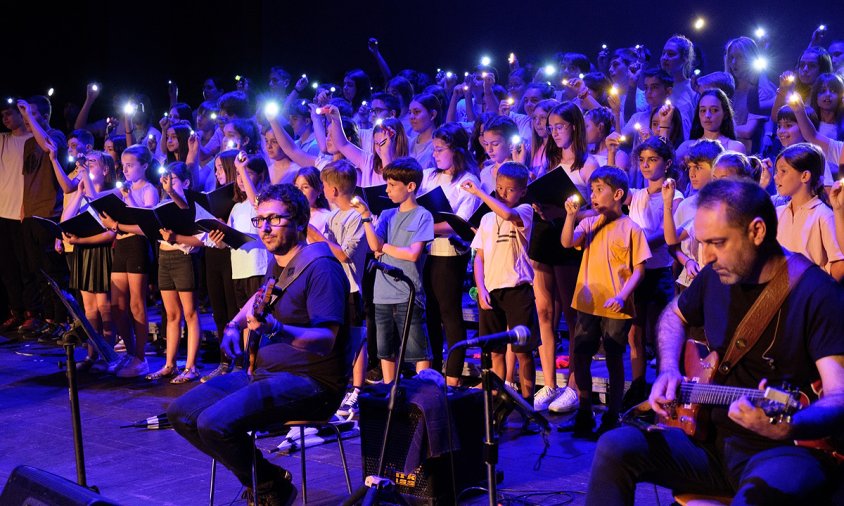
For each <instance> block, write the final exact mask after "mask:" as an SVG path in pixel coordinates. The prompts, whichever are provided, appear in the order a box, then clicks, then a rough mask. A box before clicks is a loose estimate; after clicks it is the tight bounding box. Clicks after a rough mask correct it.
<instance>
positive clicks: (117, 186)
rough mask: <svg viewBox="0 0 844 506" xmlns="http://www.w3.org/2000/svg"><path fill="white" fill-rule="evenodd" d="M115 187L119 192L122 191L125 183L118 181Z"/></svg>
mask: <svg viewBox="0 0 844 506" xmlns="http://www.w3.org/2000/svg"><path fill="white" fill-rule="evenodd" d="M114 186H115V187H116V188H117V189H118V190H120V189H121V188H123V182H122V181H118V182H116V183H114Z"/></svg>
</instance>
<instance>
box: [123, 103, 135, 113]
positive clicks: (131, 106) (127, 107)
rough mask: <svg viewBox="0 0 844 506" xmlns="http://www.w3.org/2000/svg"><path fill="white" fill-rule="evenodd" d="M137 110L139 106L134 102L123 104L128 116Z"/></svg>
mask: <svg viewBox="0 0 844 506" xmlns="http://www.w3.org/2000/svg"><path fill="white" fill-rule="evenodd" d="M137 110H138V106H136V105H135V104H133V103H132V102H126V105H124V106H123V114H126V115H128V116H131V115H133V114H135V112H136V111H137Z"/></svg>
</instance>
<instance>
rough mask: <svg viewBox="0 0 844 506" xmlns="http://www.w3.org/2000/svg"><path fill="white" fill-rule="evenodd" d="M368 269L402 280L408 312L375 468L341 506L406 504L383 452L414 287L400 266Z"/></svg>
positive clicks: (371, 265) (377, 265)
mask: <svg viewBox="0 0 844 506" xmlns="http://www.w3.org/2000/svg"><path fill="white" fill-rule="evenodd" d="M367 268H368V269H370V270H371V269H381V270H383V271H384V274H385V275H386V276H390V277H392V278H393V279H394V280H396V281H401V282H403V283H404V284H405V285H406V286H407V289H408V293H409V295H408V297H407V314H405V317H404V328H403V329H402V335H401V344H400V346H399V356H398V358H397V359H396V372H395V379H394V380H393V386H392V388H391V389H390V398H389V399H388V401H387V421H386V424H385V426H384V436H383V437H382V439H381V450H380V452H379V454H378V469H377V471H376V473H375V474H374V475H370V476H367V477H366V479H365V480H364V484H363V485H362V486H361V487H360V488H358V489H357V490H356V491H355V492H354V493H353V494H352V495H351V496H349V498H348V499H346V500H345V501H344V502H343V506H352V505H354V504H358V501H360V499H361V498H363V501H362V502H360V504H362V506H372V505H375V504H381V501H383V500H387V501H390V502H389V504H407V501H405V500H404V498H403V497H401V495H399V494H398V493H396V488H395V483H393V481H392V480H390V479H389V478H385V477H384V467H385V462H384V454H385V453H386V450H387V442H388V441H389V439H390V428H391V426H392V421H393V410H394V409H395V407H396V398H397V397H398V394H399V380H400V379H401V374H400V373H399V371H400V369H401V365H402V363H404V354H405V349H406V347H407V338H408V336H409V335H410V319H411V317H412V315H413V305H414V304H416V287H415V286H413V281H411V280H410V278H408V277H407V276H406V275H405V274H404V272H402V271H401V269H398V268H389V269H384V265H383V264H381V263H380V262H377V261H375V260H372V261H370V262H369V265H368V267H367Z"/></svg>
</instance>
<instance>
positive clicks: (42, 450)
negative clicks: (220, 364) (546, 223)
mask: <svg viewBox="0 0 844 506" xmlns="http://www.w3.org/2000/svg"><path fill="white" fill-rule="evenodd" d="M211 348H212V345H207V346H204V347H203V353H202V355H203V357H204V361H203V363H202V364H201V365H202V369H203V370H204V371H205V372H208V371H210V370H211V369H212V368H213V367H214V365H215V363H214V361H213V355H214V351H213V350H212V349H211ZM150 350H151V351H150V354H149V356H148V359H149V362H150V369H151V370H156V369H157V368H158V367H160V366H161V365H163V362H164V358H163V356H159V355H157V354H156V352H155V351H154V350H153V349H152V348H150ZM83 357H84V351H83V350H82V349H77V350H76V358H77V359H79V360H81V359H82V358H83ZM64 360H65V356H64V350H63V349H62V348H60V347H57V346H53V345H47V344H40V343H38V342H36V341H24V340H20V339H19V337H18V336H17V335H16V334H9V336H5V337H3V336H0V392H1V393H0V413H2V416H0V433H2V434H3V437H2V439H1V440H0V483H2V484H5V482H6V480H7V479H8V477H9V475H10V474H11V472H12V470H13V469H14V468H15V466H17V465H20V464H27V465H30V466H33V467H36V468H39V469H43V470H45V471H49V472H51V473H54V474H57V475H60V476H63V477H65V478H68V479H70V480H73V481H75V477H76V467H75V459H74V451H73V435H72V431H71V416H70V408H69V402H68V391H67V380H66V376H65V372H64V370H63V369H60V364H62V363H63V362H64ZM602 368H603V363H601V362H596V363H595V374H596V375H600V374H601V372H602V371H603V369H602ZM540 376H541V375H540ZM78 381H79V399H80V405H81V413H82V426H83V434H84V451H85V463H86V471H87V478H88V484H89V485H95V486H97V487H98V488H99V490H100V491H101V493H102V494H103V495H104V496H106V497H108V498H109V499H112V500H115V501H117V502H119V503H120V504H126V505H179V506H182V505H201V504H208V490H209V489H208V485H209V478H210V470H211V465H210V464H211V460H210V459H209V458H208V457H206V456H205V455H203V454H201V453H200V452H198V451H197V450H195V449H194V448H193V447H191V446H190V445H188V444H187V443H186V442H185V441H184V440H182V439H181V438H180V437H179V436H178V435H177V434H176V433H175V432H174V431H172V430H146V429H135V428H130V429H121V428H120V426H121V425H125V424H128V423H131V422H135V421H137V420H140V419H144V418H146V417H149V416H153V415H157V414H159V413H163V412H164V411H165V409H166V407H167V406H168V404H169V403H170V402H171V400H172V399H174V398H175V397H178V396H179V395H180V394H182V393H183V392H185V391H187V390H189V389H190V388H193V387H194V386H195V385H196V383H191V384H185V385H170V384H169V383H156V382H149V381H145V380H144V379H142V378H141V379H136V380H123V379H119V378H115V377H113V376H107V375H99V374H87V373H83V374H80V375H79V376H78ZM566 418H567V417H565V416H551V417H550V420H551V422H552V423H554V424H557V423H560V422H562V421H564V420H565V419H566ZM519 420H520V419H519V417H518V416H517V415H512V416H511V418H510V420H509V427H508V429H507V430H506V431H505V433H504V436H503V438H502V441H501V446H500V462H499V466H498V467H499V469H500V470H502V471H503V472H504V481H503V482H502V483H501V484H500V485H499V490H500V491H501V492H502V493H504V494H506V495H507V496H511V497H517V496H525V497H524V499H526V500H527V501H528V502H521V503H519V504H582V503H583V502H584V491H585V488H586V482H587V480H588V476H589V468H590V465H591V461H592V454H593V452H594V448H595V443H592V442H587V441H582V440H576V439H573V438H572V437H571V435H570V434H565V433H560V432H557V431H556V430H555V431H553V432H552V433H551V435H550V443H551V444H550V448H549V450H548V454H547V456H546V457H545V458H544V460H543V461H542V464H541V468H540V469H539V470H534V463H535V462H536V460H537V458H538V456H539V455H540V453H541V452H542V448H543V443H542V437H541V436H539V435H522V434H520V431H519V427H520V423H519ZM279 441H281V439H280V438H276V439H264V440H261V441H259V446H260V447H261V448H263V449H265V450H269V449H272V448H274V447H275V446H276V445H277V444H278V443H279ZM345 446H346V451H347V455H348V456H349V463H350V468H351V475H352V482H353V487H357V486H358V485H360V484H361V483H362V479H363V477H362V470H361V447H360V439H359V438H352V439H348V440H346V441H345ZM307 455H308V457H307V462H308V496H309V502H310V503H313V504H332V505H333V504H339V503H340V502H342V500H343V499H344V498H345V497H346V491H345V486H344V483H343V478H342V476H343V473H342V467H341V465H340V459H339V458H338V451H337V448H336V444H326V445H323V446H319V447H315V448H312V449H311V448H309V449H308V451H307ZM270 459H271V462H274V463H276V464H278V465H280V466H283V467H286V468H287V469H289V470H290V471H291V472H292V473H293V476H294V483H295V484H296V486H297V487H299V488H300V492H299V498H298V499H297V504H301V476H300V472H299V466H300V461H299V457H298V453H294V454H293V455H290V456H281V455H278V454H273V455H272V456H271V457H270ZM542 492H547V493H548V494H547V495H536V494H538V493H542ZM241 493H242V488H241V486H240V484H239V483H238V482H237V481H236V480H235V479H234V477H233V476H232V475H231V473H229V472H228V471H227V470H226V469H223V468H220V470H219V472H218V478H217V495H216V499H215V503H216V504H220V505H224V504H245V503H246V502H245V500H243V499H241V498H240V496H241ZM527 494H531V495H530V496H529V497H528V496H526V495H527ZM636 502H637V504H646V505H649V504H670V503H671V496H670V494H669V492H668V491H667V490H664V489H657V488H655V487H654V486H652V485H643V486H640V487H639V489H638V490H637V501H636ZM485 503H486V498H485V496H483V495H482V496H475V497H470V498H467V499H465V500H463V501H461V504H473V505H474V504H485Z"/></svg>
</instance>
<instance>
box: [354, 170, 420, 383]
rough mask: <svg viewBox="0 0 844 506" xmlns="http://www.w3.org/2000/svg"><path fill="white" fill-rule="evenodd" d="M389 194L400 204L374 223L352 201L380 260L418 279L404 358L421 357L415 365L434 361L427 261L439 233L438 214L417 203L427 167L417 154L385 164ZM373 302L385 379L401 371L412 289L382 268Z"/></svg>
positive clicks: (358, 203) (361, 204)
mask: <svg viewBox="0 0 844 506" xmlns="http://www.w3.org/2000/svg"><path fill="white" fill-rule="evenodd" d="M383 174H384V180H385V181H387V196H388V197H389V198H390V200H391V201H392V202H393V203H396V204H399V207H397V208H394V209H387V210H386V211H384V212H383V213H381V216H380V217H379V218H378V225H377V226H373V225H372V213H371V212H370V211H369V208H368V207H367V206H366V204H365V203H364V202H363V201H361V200H357V201H355V202H353V203H352V206H353V207H354V208H355V209H356V210H357V211H358V212H359V213H360V215H361V221H362V222H363V224H364V231H365V233H366V241H367V242H368V243H369V247H370V248H372V251H373V252H374V253H375V256H376V257H377V258H378V260H379V261H381V262H384V263H385V264H387V265H392V266H394V267H398V268H399V269H401V270H402V271H403V272H404V274H405V275H406V276H407V277H408V278H409V279H410V280H411V281H412V282H413V286H414V288H415V290H416V304H415V305H414V307H413V311H412V313H411V321H410V335H409V336H408V339H407V350H406V351H405V357H404V358H405V360H406V361H408V362H415V363H416V370H417V371H421V370H422V369H427V368H429V367H431V350H430V345H429V344H428V335H427V332H426V331H425V328H424V321H425V318H424V311H423V308H424V307H425V294H424V292H423V291H422V266H423V265H424V264H425V244H426V243H427V242H429V241H432V240H433V239H434V217H433V216H432V215H431V213H430V212H428V210H427V209H425V208H423V207H420V206H419V204H417V203H416V191H417V190H418V188H419V184H420V183H421V182H422V167H421V166H420V165H419V162H417V161H416V160H415V159H414V158H410V157H403V158H398V159H396V160H394V161H393V162H392V163H390V164H389V165H387V166H386V167H384V172H383ZM373 293H374V297H373V302H374V304H375V325H376V329H377V336H378V337H377V339H378V358H379V359H380V360H381V369H382V371H383V373H384V383H390V382H392V381H393V379H394V378H395V377H396V357H397V356H398V352H399V345H400V344H401V342H400V341H401V332H402V330H403V329H404V322H405V316H406V315H407V299H408V295H409V294H408V291H407V286H406V285H405V283H404V282H401V281H396V280H394V279H393V278H392V277H390V276H387V275H385V274H384V273H383V272H381V271H379V272H378V273H377V274H376V277H375V289H374V292H373Z"/></svg>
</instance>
